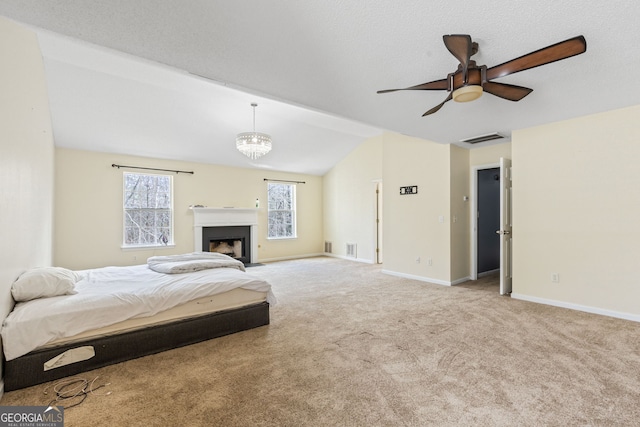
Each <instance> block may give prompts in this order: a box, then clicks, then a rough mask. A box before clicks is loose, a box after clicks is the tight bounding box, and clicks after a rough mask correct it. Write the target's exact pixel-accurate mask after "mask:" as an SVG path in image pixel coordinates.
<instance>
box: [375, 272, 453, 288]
mask: <svg viewBox="0 0 640 427" xmlns="http://www.w3.org/2000/svg"><path fill="white" fill-rule="evenodd" d="M382 272H383V273H384V274H388V275H390V276H397V277H403V278H405V279H412V280H419V281H421V282H428V283H434V284H436V285H442V286H451V282H447V281H446V280H440V279H432V278H430V277H424V276H416V275H414V274H407V273H399V272H397V271H391V270H382Z"/></svg>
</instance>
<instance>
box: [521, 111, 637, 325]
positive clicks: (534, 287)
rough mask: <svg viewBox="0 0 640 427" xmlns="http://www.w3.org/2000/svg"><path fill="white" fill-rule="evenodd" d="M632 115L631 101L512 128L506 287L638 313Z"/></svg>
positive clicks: (579, 304) (573, 303) (634, 122)
mask: <svg viewBox="0 0 640 427" xmlns="http://www.w3.org/2000/svg"><path fill="white" fill-rule="evenodd" d="M638 117H640V106H635V107H631V108H626V109H622V110H617V111H611V112H607V113H602V114H598V115H592V116H588V117H581V118H578V119H574V120H568V121H564V122H560V123H552V124H548V125H544V126H539V127H535V128H531V129H526V130H521V131H517V132H514V133H513V147H512V150H513V233H514V234H513V250H514V255H513V256H514V278H513V296H514V297H518V298H526V299H537V300H540V301H541V302H549V303H560V304H569V305H571V306H573V307H583V308H584V307H587V308H588V309H590V310H592V311H596V312H604V313H605V314H611V313H614V314H620V313H628V314H632V315H634V316H635V317H634V318H635V319H636V320H640V304H639V303H638V301H640V286H638V283H639V282H638V273H637V271H636V267H637V264H638V260H639V259H640V221H639V220H638V217H639V212H640V190H639V189H640V169H639V167H638V159H640V121H639V120H638ZM552 273H558V274H559V275H560V281H559V283H552V281H551V275H552Z"/></svg>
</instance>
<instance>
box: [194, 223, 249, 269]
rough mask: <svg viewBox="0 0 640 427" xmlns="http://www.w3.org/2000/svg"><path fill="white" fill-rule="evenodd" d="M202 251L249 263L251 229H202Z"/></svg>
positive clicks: (231, 227)
mask: <svg viewBox="0 0 640 427" xmlns="http://www.w3.org/2000/svg"><path fill="white" fill-rule="evenodd" d="M202 251H204V252H219V253H221V254H225V255H229V256H230V257H232V258H235V259H237V260H240V261H242V262H243V263H245V264H250V263H251V227H249V226H226V227H202Z"/></svg>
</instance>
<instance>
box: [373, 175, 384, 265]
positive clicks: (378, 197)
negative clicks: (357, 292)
mask: <svg viewBox="0 0 640 427" xmlns="http://www.w3.org/2000/svg"><path fill="white" fill-rule="evenodd" d="M372 183H373V199H374V202H373V210H374V215H373V218H374V221H373V264H382V263H383V255H382V253H383V251H382V248H383V241H384V239H383V233H382V212H383V203H382V200H383V195H382V188H383V186H382V179H374V180H373V181H372Z"/></svg>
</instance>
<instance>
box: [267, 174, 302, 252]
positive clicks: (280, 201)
mask: <svg viewBox="0 0 640 427" xmlns="http://www.w3.org/2000/svg"><path fill="white" fill-rule="evenodd" d="M267 199H268V207H267V209H268V211H269V234H268V236H267V237H268V238H270V239H286V238H295V237H297V236H296V186H295V185H294V184H271V183H269V184H268V188H267Z"/></svg>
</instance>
